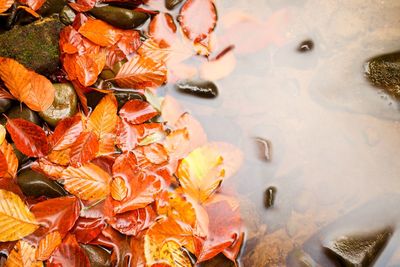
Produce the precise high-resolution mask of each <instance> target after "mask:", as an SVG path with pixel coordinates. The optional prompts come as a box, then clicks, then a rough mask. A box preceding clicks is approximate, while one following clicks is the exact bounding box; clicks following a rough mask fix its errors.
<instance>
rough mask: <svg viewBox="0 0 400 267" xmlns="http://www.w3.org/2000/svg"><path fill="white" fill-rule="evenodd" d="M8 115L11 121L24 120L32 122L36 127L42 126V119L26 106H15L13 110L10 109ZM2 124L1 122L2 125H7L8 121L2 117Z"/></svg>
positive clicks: (0, 120)
mask: <svg viewBox="0 0 400 267" xmlns="http://www.w3.org/2000/svg"><path fill="white" fill-rule="evenodd" d="M6 115H7V117H8V118H9V119H24V120H27V121H30V122H32V123H34V124H36V125H39V126H40V124H41V122H40V118H39V116H38V115H37V113H36V112H35V111H33V110H31V109H30V108H28V107H27V106H26V105H24V104H21V105H19V104H17V105H14V106H13V107H12V108H11V109H9V110H8V111H7V112H6ZM0 122H1V124H3V125H5V123H6V119H5V118H4V117H1V118H0Z"/></svg>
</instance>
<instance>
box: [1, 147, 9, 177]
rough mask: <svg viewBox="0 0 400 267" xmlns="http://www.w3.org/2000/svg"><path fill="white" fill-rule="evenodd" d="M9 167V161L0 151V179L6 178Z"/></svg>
mask: <svg viewBox="0 0 400 267" xmlns="http://www.w3.org/2000/svg"><path fill="white" fill-rule="evenodd" d="M7 171H8V166H7V160H6V157H5V156H4V154H3V152H1V151H0V178H2V177H4V176H5V175H6V174H7Z"/></svg>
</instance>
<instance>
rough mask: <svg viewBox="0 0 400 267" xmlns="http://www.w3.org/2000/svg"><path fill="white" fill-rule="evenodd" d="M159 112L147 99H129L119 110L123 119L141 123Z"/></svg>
mask: <svg viewBox="0 0 400 267" xmlns="http://www.w3.org/2000/svg"><path fill="white" fill-rule="evenodd" d="M157 114H158V112H157V111H156V110H155V109H154V108H153V107H152V106H151V105H150V104H149V103H147V102H146V101H142V100H139V99H133V100H129V101H128V102H126V103H125V105H124V106H123V107H122V108H121V110H120V111H119V115H120V116H121V118H122V119H125V120H126V121H128V122H129V123H132V124H141V123H144V122H146V121H148V120H150V119H151V118H153V117H155V116H156V115H157Z"/></svg>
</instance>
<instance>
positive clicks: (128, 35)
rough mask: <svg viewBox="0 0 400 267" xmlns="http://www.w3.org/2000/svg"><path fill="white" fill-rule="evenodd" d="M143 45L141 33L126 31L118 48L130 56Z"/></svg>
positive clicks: (118, 43)
mask: <svg viewBox="0 0 400 267" xmlns="http://www.w3.org/2000/svg"><path fill="white" fill-rule="evenodd" d="M141 45H142V41H141V38H140V33H139V32H138V31H136V30H125V31H123V32H122V36H121V39H119V41H118V42H117V46H118V48H119V49H120V50H121V51H122V52H123V53H124V54H125V56H129V55H131V54H133V53H135V52H136V51H137V50H138V49H139V47H140V46H141Z"/></svg>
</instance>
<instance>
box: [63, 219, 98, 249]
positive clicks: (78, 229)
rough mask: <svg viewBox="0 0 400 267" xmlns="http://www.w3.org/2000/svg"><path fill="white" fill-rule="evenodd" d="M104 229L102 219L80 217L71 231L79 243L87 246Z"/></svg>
mask: <svg viewBox="0 0 400 267" xmlns="http://www.w3.org/2000/svg"><path fill="white" fill-rule="evenodd" d="M104 227H105V222H104V220H103V219H99V218H93V219H92V218H82V217H80V218H79V219H78V220H77V221H76V224H75V226H74V228H73V230H72V231H71V233H73V234H74V235H75V237H76V240H77V241H78V242H79V243H84V244H87V243H89V242H91V241H92V240H93V239H95V238H96V237H97V236H98V235H99V234H100V233H101V231H102V230H103V228H104Z"/></svg>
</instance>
